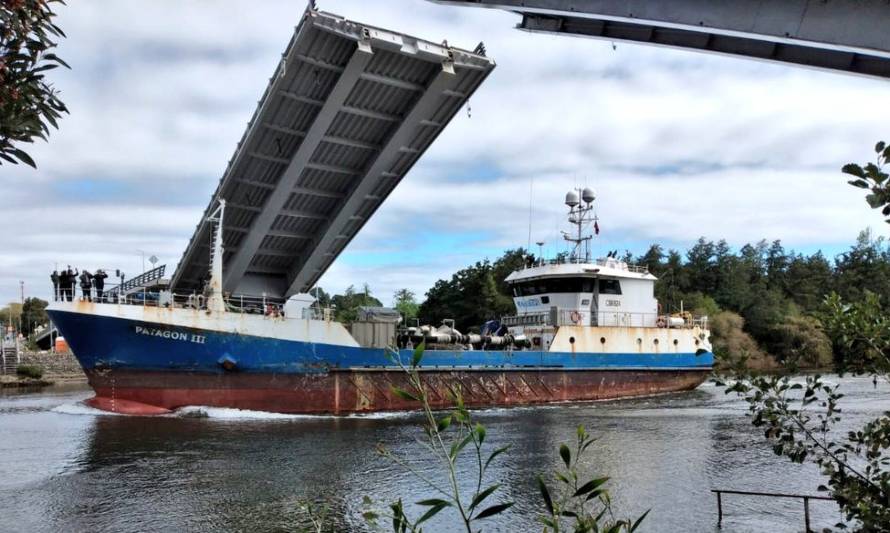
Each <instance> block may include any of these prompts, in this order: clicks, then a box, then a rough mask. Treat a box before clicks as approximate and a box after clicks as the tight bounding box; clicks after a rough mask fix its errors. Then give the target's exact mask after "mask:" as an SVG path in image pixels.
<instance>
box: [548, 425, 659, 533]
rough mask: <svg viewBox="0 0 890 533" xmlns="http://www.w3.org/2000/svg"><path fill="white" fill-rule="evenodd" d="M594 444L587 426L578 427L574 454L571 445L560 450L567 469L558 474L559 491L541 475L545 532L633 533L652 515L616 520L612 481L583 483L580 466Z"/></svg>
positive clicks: (561, 447)
mask: <svg viewBox="0 0 890 533" xmlns="http://www.w3.org/2000/svg"><path fill="white" fill-rule="evenodd" d="M594 442H596V439H593V438H591V437H589V436H588V435H587V432H586V431H585V429H584V426H578V431H577V441H576V442H575V452H574V454H573V453H572V450H571V449H570V448H569V446H568V445H567V444H562V445H561V446H560V447H559V456H560V458H562V462H563V464H564V465H565V470H558V471H556V472H554V474H553V477H554V478H555V481H556V488H555V490H551V488H550V487H549V486H548V484H547V482H546V481H545V480H544V477H543V476H538V488H539V490H540V491H541V497H542V498H543V500H544V507H545V508H546V510H547V513H546V514H544V515H542V516H541V517H540V521H541V523H542V524H544V531H545V532H547V531H552V532H553V533H558V532H560V531H574V532H575V533H600V532H607V533H620V532H627V533H633V532H634V531H636V529H637V528H638V527H640V524H641V523H642V522H643V520H645V519H646V516H647V515H648V514H649V511H646V512H645V513H643V514H642V515H641V516H640V517H639V518H637V519H636V520H635V521H633V522H631V521H630V520H627V519H621V520H616V519H615V517H614V514H613V512H612V500H611V498H610V497H609V492H608V491H607V490H606V487H605V485H606V482H608V481H609V478H607V477H600V478H594V479H591V480H589V481H587V482H582V477H581V474H580V473H579V469H578V467H579V463H580V461H581V458H582V457H583V456H584V453H585V452H586V451H587V449H588V448H589V447H590V445H591V444H593V443H594Z"/></svg>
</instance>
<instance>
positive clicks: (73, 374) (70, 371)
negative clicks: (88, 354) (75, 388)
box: [0, 352, 87, 389]
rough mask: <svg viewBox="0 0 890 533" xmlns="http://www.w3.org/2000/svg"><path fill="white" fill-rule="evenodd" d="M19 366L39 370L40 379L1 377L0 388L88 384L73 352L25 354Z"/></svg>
mask: <svg viewBox="0 0 890 533" xmlns="http://www.w3.org/2000/svg"><path fill="white" fill-rule="evenodd" d="M19 366H27V367H32V368H38V369H40V371H41V376H40V377H34V376H30V377H29V376H19V375H15V374H12V375H4V376H0V388H4V389H9V388H33V387H46V386H49V385H54V384H60V383H86V381H87V377H86V374H84V373H83V370H82V369H81V368H80V364H79V363H78V362H77V358H75V357H74V355H73V354H72V353H71V352H57V353H53V352H24V353H22V360H21V363H19Z"/></svg>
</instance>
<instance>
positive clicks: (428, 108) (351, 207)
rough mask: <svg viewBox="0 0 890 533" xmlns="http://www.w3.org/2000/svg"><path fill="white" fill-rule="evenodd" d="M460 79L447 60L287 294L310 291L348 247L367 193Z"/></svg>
mask: <svg viewBox="0 0 890 533" xmlns="http://www.w3.org/2000/svg"><path fill="white" fill-rule="evenodd" d="M458 81H459V78H458V76H457V75H456V74H455V72H454V66H453V65H452V64H451V63H450V62H447V61H446V62H444V63H443V64H442V69H441V70H440V71H439V72H438V74H436V77H435V78H433V80H432V82H430V85H429V86H428V87H426V88H425V89H424V91H425V92H424V93H423V96H421V97H420V99H419V100H418V101H417V102H416V103H415V104H414V106H413V107H412V108H411V111H410V112H409V113H408V115H407V116H406V117H405V119H404V120H403V121H402V123H401V125H400V126H399V127H398V129H397V130H396V131H395V132H394V133H393V134H392V136H391V138H390V139H389V141H388V142H387V145H386V147H385V148H384V149H383V151H382V152H381V153H380V154H379V155H378V156H377V159H375V160H374V163H373V164H372V165H371V167H370V168H369V169H368V171H367V173H366V175H367V176H368V179H365V180H362V181H360V182H359V183H358V185H357V186H356V187H355V188H354V190H353V191H352V193H351V194H350V195H349V197H348V200H347V201H346V205H345V206H344V208H343V209H341V210H340V212H339V213H337V215H336V216H335V217H334V219H333V220H332V221H331V222H330V223H329V225H328V227H327V228H326V230H325V231H324V232H322V233H321V235H320V237H319V242H318V244H317V246H315V247H313V251H312V253H311V254H309V256H308V257H307V258H306V260H305V262H304V263H303V264H300V265H298V266H297V267H296V268H295V269H294V270H293V271H292V272H291V273H290V274H289V275H288V280H289V288H288V290H287V294H294V293H297V292H304V291H308V290H309V289H310V288H311V287H312V285H313V284H314V283H315V282H316V281H317V280H318V278H319V277H320V276H321V274H322V273H323V272H324V270H325V268H326V265H325V263H326V261H325V258H326V257H331V256H337V255H339V254H340V251H341V250H342V249H343V248H345V247H346V245H347V244H348V243H349V240H350V239H351V237H350V236H348V235H344V232H345V229H346V226H347V224H348V223H349V222H350V219H353V218H355V217H354V214H355V213H356V212H358V211H359V209H360V206H361V205H362V203H363V202H364V201H365V199H366V197H367V195H369V194H371V192H372V191H374V190H375V189H376V188H377V186H378V184H379V179H380V178H384V177H387V176H393V174H392V173H390V172H389V170H390V168H391V167H393V166H394V165H395V159H396V158H397V157H398V156H399V153H400V152H401V151H402V147H404V146H408V145H409V144H411V139H412V138H414V136H415V135H416V134H417V131H418V130H419V129H420V128H422V127H423V125H422V122H423V121H424V120H425V119H428V118H429V117H431V116H433V115H434V114H435V112H436V111H437V109H438V107H440V106H441V98H442V95H443V94H444V93H445V92H446V91H448V90H451V89H453V88H454V86H455V85H456V83H457V82H458Z"/></svg>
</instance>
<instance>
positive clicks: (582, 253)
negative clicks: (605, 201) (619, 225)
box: [562, 187, 599, 263]
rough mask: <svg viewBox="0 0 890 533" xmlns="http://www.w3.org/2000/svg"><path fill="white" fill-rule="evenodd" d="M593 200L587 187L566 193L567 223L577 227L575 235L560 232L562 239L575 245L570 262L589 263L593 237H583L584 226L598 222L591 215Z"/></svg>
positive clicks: (594, 197)
mask: <svg viewBox="0 0 890 533" xmlns="http://www.w3.org/2000/svg"><path fill="white" fill-rule="evenodd" d="M595 199H596V195H595V194H594V193H593V190H592V189H590V188H588V187H584V188H583V189H572V190H570V191H569V192H567V193H566V205H567V206H568V207H569V222H570V223H571V224H573V225H574V226H576V227H577V233H576V234H569V233H568V232H565V231H564V232H562V236H563V238H564V239H565V240H567V241H569V242H571V243H574V245H575V247H574V248H573V249H572V254H571V256H570V257H571V260H572V262H575V263H589V262H590V241H591V239H593V235H590V234H587V235H585V234H584V226H586V225H588V224H590V223H591V222H593V223H596V222H597V221H598V220H599V218H597V216H596V214H594V213H593V201H594V200H595Z"/></svg>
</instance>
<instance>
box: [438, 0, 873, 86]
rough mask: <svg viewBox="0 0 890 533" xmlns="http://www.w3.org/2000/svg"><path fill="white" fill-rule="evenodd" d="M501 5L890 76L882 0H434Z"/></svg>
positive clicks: (602, 34) (663, 42)
mask: <svg viewBox="0 0 890 533" xmlns="http://www.w3.org/2000/svg"><path fill="white" fill-rule="evenodd" d="M432 1H434V2H436V3H440V4H449V5H458V6H475V7H489V8H497V9H503V10H507V11H512V12H515V13H517V14H519V15H521V17H522V19H521V21H520V22H519V24H518V26H517V27H518V28H519V29H522V30H527V31H531V32H541V33H550V34H562V35H575V36H581V37H593V38H600V39H606V40H610V41H626V42H632V43H639V44H652V45H660V46H669V47H674V48H682V49H688V50H697V51H702V52H712V53H719V54H728V55H732V56H738V57H744V58H749V59H761V60H766V61H777V62H781V63H786V64H790V65H797V66H804V67H812V68H818V69H827V70H832V71H837V72H844V73H849V74H858V75H864V76H871V77H876V78H881V79H888V78H890V32H888V31H887V22H888V20H890V3H888V2H887V1H886V0H716V1H715V0H432Z"/></svg>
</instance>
